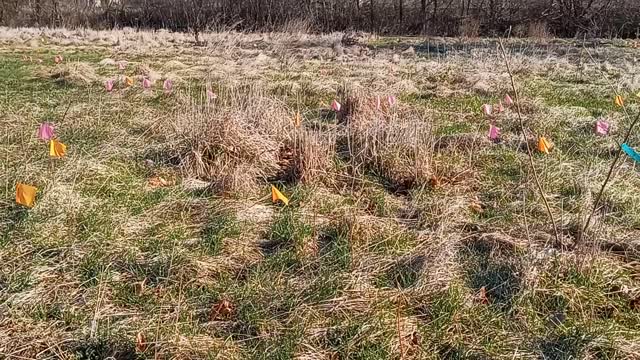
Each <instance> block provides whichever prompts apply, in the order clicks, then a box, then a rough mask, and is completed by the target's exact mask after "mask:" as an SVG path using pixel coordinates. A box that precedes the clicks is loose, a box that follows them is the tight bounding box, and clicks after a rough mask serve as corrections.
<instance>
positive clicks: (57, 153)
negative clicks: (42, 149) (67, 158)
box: [49, 139, 67, 158]
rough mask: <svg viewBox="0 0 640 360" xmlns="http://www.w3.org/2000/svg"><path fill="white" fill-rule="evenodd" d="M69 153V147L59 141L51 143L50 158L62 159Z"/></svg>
mask: <svg viewBox="0 0 640 360" xmlns="http://www.w3.org/2000/svg"><path fill="white" fill-rule="evenodd" d="M66 153H67V145H65V144H63V143H61V142H60V141H58V140H53V139H52V140H51V141H49V156H51V157H58V158H61V157H63V156H64V154H66Z"/></svg>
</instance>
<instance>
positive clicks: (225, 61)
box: [0, 23, 640, 360]
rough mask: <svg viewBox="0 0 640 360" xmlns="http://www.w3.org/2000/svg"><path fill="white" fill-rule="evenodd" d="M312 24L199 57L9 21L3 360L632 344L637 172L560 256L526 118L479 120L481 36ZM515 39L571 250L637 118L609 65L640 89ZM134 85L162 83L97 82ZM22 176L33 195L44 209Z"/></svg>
mask: <svg viewBox="0 0 640 360" xmlns="http://www.w3.org/2000/svg"><path fill="white" fill-rule="evenodd" d="M307 25H308V24H305V23H290V24H287V26H286V27H285V28H284V29H283V30H284V31H286V32H283V33H268V34H242V33H236V32H221V33H205V34H202V36H201V40H202V41H203V42H205V43H206V45H205V46H202V47H193V46H192V41H193V39H192V37H191V36H189V35H187V34H181V33H169V32H166V31H157V32H147V31H135V30H133V29H123V30H117V31H90V30H83V29H78V30H68V29H0V30H2V31H0V42H2V44H3V45H2V47H0V55H1V56H0V89H3V91H1V92H0V103H2V106H0V118H3V119H7V120H8V121H4V122H0V130H1V131H0V154H2V155H1V156H2V161H0V195H1V196H0V314H2V315H1V316H0V354H1V356H5V357H7V358H65V359H105V358H116V359H131V358H151V357H153V358H158V359H165V358H167V359H168V358H176V359H183V358H184V359H192V358H204V357H217V358H224V359H290V358H296V359H404V360H409V359H441V358H496V359H501V358H505V359H506V358H509V359H511V358H514V357H516V358H527V359H537V358H558V359H577V358H610V359H634V358H638V351H639V349H638V346H637V344H638V343H639V341H640V333H639V331H638V326H637V324H638V323H639V321H640V318H639V312H638V304H639V303H638V301H639V300H638V299H639V296H640V293H639V291H638V289H639V288H640V284H639V283H638V277H637V273H638V271H637V270H638V269H637V262H638V246H637V241H636V240H635V239H637V237H638V231H637V229H638V224H640V218H639V217H638V213H639V212H638V206H637V204H638V203H640V197H639V196H638V194H640V192H639V191H638V189H639V188H640V182H639V181H638V173H637V166H636V165H634V163H633V162H631V161H630V160H628V159H625V160H624V161H623V162H621V164H620V166H619V167H617V168H616V172H615V173H616V177H615V179H614V181H612V183H611V184H610V186H609V187H608V188H607V190H606V191H605V195H604V196H603V201H602V204H601V205H602V206H601V207H600V208H599V209H597V212H596V215H595V216H594V222H593V224H592V227H591V231H590V233H589V237H588V238H586V241H585V242H584V243H583V245H582V246H581V247H580V248H578V249H573V248H571V247H570V246H565V247H561V246H560V247H554V246H553V242H552V241H551V239H552V230H551V228H550V226H549V224H548V220H547V216H546V214H545V210H544V207H543V206H542V205H541V203H540V201H539V199H538V198H537V196H536V194H537V192H536V188H535V186H534V184H533V183H532V181H531V178H530V174H528V172H527V168H528V167H527V166H526V161H527V157H526V156H527V155H526V152H525V150H524V148H523V139H522V138H521V135H520V133H519V131H518V130H519V129H518V124H517V118H516V116H515V113H514V110H513V109H507V110H506V111H505V112H504V113H502V114H497V115H495V116H494V117H493V118H491V119H488V118H487V117H486V116H484V115H483V114H482V113H481V106H482V105H483V104H484V103H490V104H494V103H497V102H498V101H499V100H500V99H502V97H503V95H504V89H505V88H507V86H508V84H506V83H504V81H503V80H504V70H503V69H502V65H501V64H502V59H501V58H500V57H499V56H498V54H496V52H495V46H494V45H495V42H494V40H492V39H476V40H470V39H466V40H458V39H430V40H429V42H428V43H427V44H424V43H423V39H409V38H403V39H395V38H393V39H391V38H384V37H374V36H368V35H364V36H362V37H359V40H358V44H357V45H354V44H353V41H351V40H350V39H349V38H348V37H345V38H344V41H342V40H341V39H343V34H328V35H309V34H305V33H304V29H305V28H306V26H307ZM336 42H338V43H339V44H340V46H342V47H343V52H344V54H343V55H342V56H340V57H334V56H333V52H334V50H333V49H332V47H334V45H335V44H336ZM434 42H438V43H439V47H438V48H439V49H445V48H446V49H447V51H446V52H444V53H440V52H438V53H434V52H433V51H432V50H433V49H432V48H433V43H434ZM505 44H506V46H507V48H508V49H509V51H511V52H513V54H512V56H513V64H514V72H515V75H516V77H517V80H518V83H519V84H522V89H521V92H522V94H521V95H522V103H521V104H520V105H521V108H522V110H523V115H524V117H525V121H526V124H527V126H528V127H529V129H528V136H529V137H530V138H534V137H535V136H537V135H539V134H544V135H545V136H548V137H549V139H550V140H552V141H553V142H554V143H555V149H554V150H553V151H552V152H551V153H550V154H540V153H535V154H534V162H535V164H536V166H537V167H538V169H540V174H541V179H542V182H543V185H544V187H545V192H546V193H547V194H548V195H549V202H550V207H551V210H552V211H553V212H554V215H556V216H557V219H558V223H559V224H560V225H561V229H563V241H565V242H566V244H568V245H570V244H571V243H572V242H573V241H575V236H576V231H575V229H578V228H579V225H581V219H584V214H585V209H588V208H589V207H590V206H591V202H592V201H593V195H594V192H595V191H597V189H598V184H599V183H600V181H601V180H602V179H603V178H604V176H605V175H606V170H607V169H608V165H609V164H610V161H611V159H612V158H613V156H615V154H616V152H615V151H616V150H615V149H616V148H617V145H616V140H617V139H618V137H619V134H620V132H622V131H624V129H625V128H626V126H628V122H629V120H628V118H627V117H626V116H625V114H624V112H623V111H621V110H622V109H620V108H617V107H614V106H613V103H612V101H610V100H611V99H610V98H611V91H612V89H610V88H609V87H608V85H607V84H606V81H604V80H605V79H606V80H610V81H614V82H615V83H620V84H621V86H624V87H625V88H627V87H628V88H632V87H631V86H630V85H629V83H628V82H625V81H620V82H618V80H619V79H624V78H625V77H626V74H627V73H633V72H635V68H636V65H635V63H634V62H633V56H635V55H634V53H633V49H632V48H627V47H625V46H624V44H622V45H620V44H618V45H619V46H618V45H617V46H615V47H612V46H609V45H607V44H606V43H603V44H600V45H599V46H598V47H597V48H596V49H593V50H594V52H596V53H597V54H598V56H599V57H598V59H602V60H596V63H595V64H589V65H588V66H586V65H584V63H585V59H584V58H583V59H581V58H580V55H579V54H580V52H579V50H580V44H578V43H572V42H568V43H565V42H562V43H556V42H554V40H551V39H542V40H538V41H529V42H521V40H509V41H507V42H506V43H505ZM367 45H371V46H367ZM429 45H431V46H429ZM409 46H412V47H413V48H414V52H413V53H412V54H411V52H410V51H409V52H406V53H402V51H403V50H404V49H405V48H408V47H409ZM356 47H357V48H356ZM430 49H431V50H430ZM560 50H562V51H563V52H562V54H560V53H559V51H560ZM58 53H59V54H62V55H64V57H65V62H64V63H63V64H60V65H55V64H54V63H53V55H54V54H58ZM107 59H113V60H114V61H115V62H114V61H107ZM604 59H608V60H606V61H608V63H605V60H604ZM120 60H127V61H128V63H129V66H128V67H127V68H126V69H125V70H120V69H118V66H117V61H120ZM580 64H582V65H580ZM597 69H606V71H604V70H602V71H603V72H601V71H598V70H597ZM54 73H55V74H58V75H56V77H55V78H52V74H54ZM125 75H126V76H130V77H134V78H136V79H137V80H139V79H140V78H141V77H143V76H144V77H149V78H151V79H152V80H162V79H167V78H168V79H172V80H173V81H174V89H173V91H172V92H171V93H165V92H164V91H163V90H162V88H161V84H160V81H156V82H155V83H154V87H153V88H152V89H148V90H145V89H143V88H142V87H141V86H140V85H139V81H138V82H137V83H136V84H134V86H132V87H125V86H123V85H122V84H120V85H121V86H117V87H116V89H114V91H113V92H111V93H107V92H106V91H105V89H104V86H103V84H102V81H101V80H104V79H107V78H109V79H122V77H123V76H125ZM596 75H597V76H596ZM62 81H64V82H62ZM207 89H210V90H211V91H213V92H214V93H215V94H216V95H217V98H216V99H214V100H212V101H209V100H208V99H207V95H206V90H207ZM624 95H625V99H626V100H627V103H628V105H627V106H628V107H627V111H629V112H630V113H632V114H633V113H635V112H636V111H638V105H637V102H636V101H635V100H633V97H631V96H630V94H628V93H624ZM387 96H395V97H396V98H397V104H395V105H393V106H392V105H391V104H389V103H388V100H387ZM378 97H380V100H381V101H380V106H378V101H377V99H378ZM334 99H335V100H338V101H339V102H340V103H341V104H342V105H343V108H342V109H341V111H339V112H335V111H332V110H331V109H330V104H331V102H332V101H333V100H334ZM67 109H68V111H67ZM65 113H66V116H65ZM298 114H299V116H298ZM601 116H602V117H605V118H607V119H609V120H610V121H611V123H612V125H613V127H612V134H611V135H610V136H608V137H596V136H594V135H593V134H592V131H593V130H592V125H593V123H594V122H595V120H596V119H597V118H599V117H601ZM43 121H48V122H52V123H53V124H54V125H55V128H56V134H57V137H58V139H59V140H60V141H63V142H64V143H65V144H67V145H68V154H67V156H65V157H64V158H62V159H50V158H48V156H47V155H48V147H47V143H46V142H44V141H41V140H38V139H37V138H36V136H35V133H36V128H37V125H38V124H39V123H41V122H43ZM489 121H493V122H495V124H496V125H497V126H499V127H500V128H501V129H502V138H501V141H500V142H492V141H490V140H489V139H488V138H487V130H488V125H489ZM638 141H640V138H639V137H637V136H636V135H635V134H633V135H632V137H631V139H630V143H631V144H633V146H636V145H637V144H638ZM16 182H26V183H29V184H33V185H35V186H37V187H38V189H39V192H38V194H37V198H36V205H35V207H34V208H32V209H27V208H23V207H20V206H18V205H16V204H14V201H13V199H14V196H15V194H14V189H15V183H16ZM272 185H273V186H275V187H276V188H278V189H279V190H280V191H281V192H282V193H283V194H284V195H285V196H287V197H288V199H289V205H284V204H282V203H281V202H278V203H273V202H272V201H271V194H270V188H271V186H272ZM137 339H143V340H144V341H143V342H144V344H139V343H137V342H139V340H137ZM1 356H0V357H1Z"/></svg>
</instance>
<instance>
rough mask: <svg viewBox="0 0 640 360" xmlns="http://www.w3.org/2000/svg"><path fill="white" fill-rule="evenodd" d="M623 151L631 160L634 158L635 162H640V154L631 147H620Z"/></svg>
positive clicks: (624, 145)
mask: <svg viewBox="0 0 640 360" xmlns="http://www.w3.org/2000/svg"><path fill="white" fill-rule="evenodd" d="M620 148H621V149H622V151H624V153H625V154H627V155H628V156H629V157H630V158H632V159H633V160H634V161H635V162H640V154H638V153H637V152H636V151H635V150H633V148H631V146H629V145H627V144H622V145H620Z"/></svg>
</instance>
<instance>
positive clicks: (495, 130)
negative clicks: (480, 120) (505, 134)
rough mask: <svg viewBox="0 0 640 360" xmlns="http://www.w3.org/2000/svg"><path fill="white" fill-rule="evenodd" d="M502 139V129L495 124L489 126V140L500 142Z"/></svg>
mask: <svg viewBox="0 0 640 360" xmlns="http://www.w3.org/2000/svg"><path fill="white" fill-rule="evenodd" d="M498 138H500V128H499V127H497V126H494V125H493V124H491V125H489V139H491V140H494V141H495V140H498Z"/></svg>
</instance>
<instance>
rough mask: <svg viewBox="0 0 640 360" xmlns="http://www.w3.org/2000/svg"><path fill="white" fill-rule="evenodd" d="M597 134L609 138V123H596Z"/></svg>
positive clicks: (599, 121) (601, 121) (600, 121)
mask: <svg viewBox="0 0 640 360" xmlns="http://www.w3.org/2000/svg"><path fill="white" fill-rule="evenodd" d="M595 131H596V134H597V135H600V136H607V135H609V123H608V122H606V121H604V120H602V119H599V120H598V121H596V129H595Z"/></svg>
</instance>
